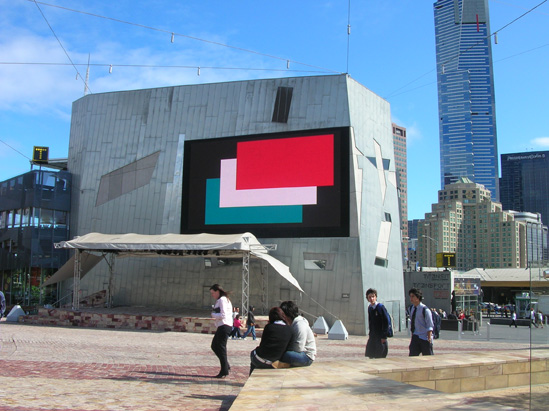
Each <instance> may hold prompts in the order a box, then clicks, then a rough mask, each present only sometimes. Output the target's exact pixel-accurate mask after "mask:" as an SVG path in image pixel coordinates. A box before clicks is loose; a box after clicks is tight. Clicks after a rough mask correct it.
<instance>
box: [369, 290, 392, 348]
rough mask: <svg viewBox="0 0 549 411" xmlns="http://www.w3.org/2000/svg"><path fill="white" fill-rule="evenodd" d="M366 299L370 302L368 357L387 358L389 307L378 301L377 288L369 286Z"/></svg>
mask: <svg viewBox="0 0 549 411" xmlns="http://www.w3.org/2000/svg"><path fill="white" fill-rule="evenodd" d="M366 299H367V300H368V302H369V303H370V305H369V306H368V326H369V329H370V332H369V334H368V342H367V343H366V357H368V358H385V357H387V354H388V353H389V344H388V343H387V331H388V329H389V322H388V321H387V315H386V314H387V309H386V308H385V306H384V305H383V304H381V303H378V302H377V290H375V289H374V288H369V289H368V291H366Z"/></svg>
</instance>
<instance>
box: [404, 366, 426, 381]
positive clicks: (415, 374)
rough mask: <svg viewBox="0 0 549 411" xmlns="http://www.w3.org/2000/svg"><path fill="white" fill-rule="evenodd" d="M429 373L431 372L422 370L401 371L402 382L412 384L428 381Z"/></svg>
mask: <svg viewBox="0 0 549 411" xmlns="http://www.w3.org/2000/svg"><path fill="white" fill-rule="evenodd" d="M430 371H432V370H429V369H423V370H414V371H403V372H402V382H409V383H413V382H415V381H429V372H430Z"/></svg>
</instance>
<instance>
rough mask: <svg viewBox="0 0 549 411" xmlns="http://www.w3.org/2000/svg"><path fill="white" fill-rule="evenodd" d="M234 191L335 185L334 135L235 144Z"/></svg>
mask: <svg viewBox="0 0 549 411" xmlns="http://www.w3.org/2000/svg"><path fill="white" fill-rule="evenodd" d="M236 159H237V161H236V163H237V171H236V188H237V190H245V189H259V188H279V187H312V186H332V185H334V135H333V134H325V135H318V136H307V137H291V138H280V139H272V140H258V141H246V142H240V143H237V155H236Z"/></svg>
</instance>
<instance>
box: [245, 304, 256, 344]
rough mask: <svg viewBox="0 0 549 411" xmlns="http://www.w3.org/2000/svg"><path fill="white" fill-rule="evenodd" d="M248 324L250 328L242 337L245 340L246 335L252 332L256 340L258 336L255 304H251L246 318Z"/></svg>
mask: <svg viewBox="0 0 549 411" xmlns="http://www.w3.org/2000/svg"><path fill="white" fill-rule="evenodd" d="M246 326H247V327H248V329H247V330H246V332H245V333H244V335H243V336H242V339H244V340H245V339H246V337H247V336H248V335H249V334H250V333H251V334H252V338H253V339H254V341H255V340H256V339H257V337H256V336H255V316H254V306H253V305H250V308H249V309H248V318H247V319H246Z"/></svg>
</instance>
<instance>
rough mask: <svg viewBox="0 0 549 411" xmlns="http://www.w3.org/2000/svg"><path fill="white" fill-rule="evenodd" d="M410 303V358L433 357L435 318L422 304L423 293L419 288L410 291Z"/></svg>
mask: <svg viewBox="0 0 549 411" xmlns="http://www.w3.org/2000/svg"><path fill="white" fill-rule="evenodd" d="M408 295H409V296H410V302H411V303H412V305H411V306H410V308H409V311H408V314H409V315H410V318H411V322H410V331H411V333H412V340H411V341H410V347H409V350H410V353H409V356H410V357H416V356H418V355H419V354H423V355H433V328H434V327H433V318H432V316H431V310H429V308H427V306H426V305H425V304H423V303H422V302H421V300H423V293H422V292H421V290H419V289H417V288H412V289H410V291H408Z"/></svg>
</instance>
